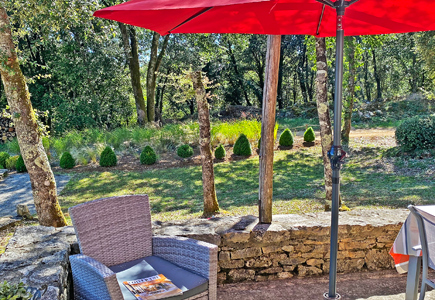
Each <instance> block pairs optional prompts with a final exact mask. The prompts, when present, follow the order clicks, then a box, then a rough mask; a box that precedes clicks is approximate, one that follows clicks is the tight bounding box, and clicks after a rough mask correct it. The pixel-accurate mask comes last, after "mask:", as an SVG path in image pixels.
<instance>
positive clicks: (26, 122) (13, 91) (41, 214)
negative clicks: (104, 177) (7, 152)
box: [0, 6, 66, 227]
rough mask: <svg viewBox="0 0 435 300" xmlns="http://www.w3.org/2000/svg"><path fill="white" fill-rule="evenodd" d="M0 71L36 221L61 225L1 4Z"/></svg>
mask: <svg viewBox="0 0 435 300" xmlns="http://www.w3.org/2000/svg"><path fill="white" fill-rule="evenodd" d="M0 73H1V78H2V81H3V86H4V89H5V94H6V98H7V100H8V104H9V106H10V111H11V114H12V118H13V121H14V123H15V129H16V131H17V137H18V143H19V145H20V150H21V155H22V156H23V159H24V163H25V165H26V168H27V170H28V172H29V175H30V182H31V183H32V191H33V199H34V201H35V207H36V212H37V213H38V218H39V223H40V224H41V225H44V226H55V227H61V226H65V225H66V221H65V217H64V216H63V213H62V211H61V209H60V206H59V202H58V200H57V193H56V181H55V179H54V175H53V172H52V171H51V168H50V164H49V162H48V158H47V155H46V153H45V151H44V147H43V146H42V139H41V136H40V134H39V131H38V124H37V122H36V117H35V114H34V112H33V108H32V103H31V102H30V94H29V91H28V89H27V85H26V80H25V78H24V75H23V73H22V72H21V69H20V65H19V62H18V57H17V53H16V52H15V46H14V43H13V41H12V33H11V29H10V23H9V18H8V16H7V14H6V10H5V9H4V8H3V7H2V6H0Z"/></svg>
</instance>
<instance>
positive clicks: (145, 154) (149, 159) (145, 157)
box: [140, 146, 157, 165]
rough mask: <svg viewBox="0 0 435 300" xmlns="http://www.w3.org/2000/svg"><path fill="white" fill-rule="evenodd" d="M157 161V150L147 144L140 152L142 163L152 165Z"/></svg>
mask: <svg viewBox="0 0 435 300" xmlns="http://www.w3.org/2000/svg"><path fill="white" fill-rule="evenodd" d="M156 161H157V155H156V152H155V151H154V150H153V148H151V147H150V146H146V147H145V148H144V149H143V150H142V153H141V154H140V163H141V164H143V165H152V164H154V163H155V162H156Z"/></svg>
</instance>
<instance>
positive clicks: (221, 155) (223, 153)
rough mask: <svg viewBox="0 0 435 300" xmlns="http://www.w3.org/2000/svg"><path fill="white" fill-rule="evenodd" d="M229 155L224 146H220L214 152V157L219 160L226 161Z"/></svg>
mask: <svg viewBox="0 0 435 300" xmlns="http://www.w3.org/2000/svg"><path fill="white" fill-rule="evenodd" d="M226 155H227V153H226V151H225V148H224V146H222V144H220V145H219V147H217V148H216V150H215V151H214V157H216V158H217V159H224V158H225V156H226Z"/></svg>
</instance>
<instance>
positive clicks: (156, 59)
mask: <svg viewBox="0 0 435 300" xmlns="http://www.w3.org/2000/svg"><path fill="white" fill-rule="evenodd" d="M159 39H160V34H158V33H157V32H154V34H153V40H152V43H151V53H150V61H149V63H148V72H147V109H148V111H147V117H148V122H154V121H155V112H156V111H155V102H156V84H157V72H158V71H159V67H160V63H161V62H162V58H163V55H165V50H166V47H167V46H168V41H169V35H166V36H165V39H164V40H163V44H162V49H161V50H160V53H158V50H159Z"/></svg>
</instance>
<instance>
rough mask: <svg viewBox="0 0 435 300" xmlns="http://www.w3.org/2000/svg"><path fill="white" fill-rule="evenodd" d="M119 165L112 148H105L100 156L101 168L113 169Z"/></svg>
mask: <svg viewBox="0 0 435 300" xmlns="http://www.w3.org/2000/svg"><path fill="white" fill-rule="evenodd" d="M117 163H118V159H117V158H116V155H115V152H114V151H113V150H112V148H111V147H109V146H107V147H106V148H104V150H103V152H101V155H100V166H102V167H113V166H116V164H117Z"/></svg>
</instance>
